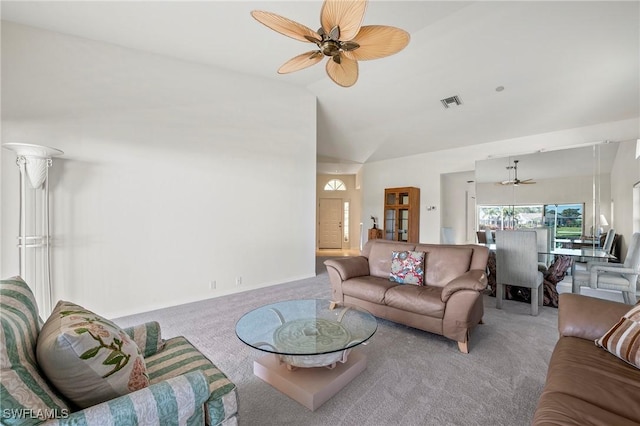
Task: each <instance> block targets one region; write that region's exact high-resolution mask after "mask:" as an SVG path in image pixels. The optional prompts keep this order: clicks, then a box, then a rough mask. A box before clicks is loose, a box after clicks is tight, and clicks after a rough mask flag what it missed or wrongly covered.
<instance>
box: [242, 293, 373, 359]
mask: <svg viewBox="0 0 640 426" xmlns="http://www.w3.org/2000/svg"><path fill="white" fill-rule="evenodd" d="M377 328H378V324H377V321H376V319H375V317H374V316H373V315H371V314H370V313H369V312H367V311H365V310H364V309H362V308H358V307H355V306H341V305H338V306H335V307H334V308H333V309H332V304H331V302H330V301H329V300H322V299H308V300H287V301H283V302H277V303H273V304H270V305H265V306H262V307H260V308H257V309H254V310H252V311H250V312H248V313H246V314H245V315H244V316H243V317H242V318H240V319H239V320H238V322H237V323H236V335H237V336H238V338H239V339H240V340H242V341H243V342H244V343H246V344H247V345H249V346H251V347H253V348H256V349H259V350H261V351H265V352H271V353H274V354H279V355H320V354H329V353H333V352H339V351H344V350H347V349H351V348H353V347H355V346H358V345H360V344H362V343H364V342H366V341H367V340H368V339H369V338H371V336H373V334H374V333H375V332H376V329H377Z"/></svg>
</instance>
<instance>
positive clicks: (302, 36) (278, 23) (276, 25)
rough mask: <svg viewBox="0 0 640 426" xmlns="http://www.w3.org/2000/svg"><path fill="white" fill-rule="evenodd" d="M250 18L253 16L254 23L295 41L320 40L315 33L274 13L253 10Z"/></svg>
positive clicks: (308, 41)
mask: <svg viewBox="0 0 640 426" xmlns="http://www.w3.org/2000/svg"><path fill="white" fill-rule="evenodd" d="M251 16H253V17H254V18H255V19H256V21H258V22H260V23H261V24H263V25H265V26H267V27H269V28H271V29H272V30H274V31H277V32H279V33H280V34H284V35H286V36H287V37H291V38H294V39H296V40H300V41H304V42H306V43H312V41H311V40H309V38H308V37H310V38H311V39H313V40H318V41H320V39H321V37H320V36H319V35H318V33H317V32H315V31H313V30H311V29H309V28H308V27H305V26H304V25H302V24H299V23H297V22H296V21H292V20H291V19H287V18H285V17H284V16H280V15H276V14H275V13H271V12H265V11H263V10H253V11H252V12H251Z"/></svg>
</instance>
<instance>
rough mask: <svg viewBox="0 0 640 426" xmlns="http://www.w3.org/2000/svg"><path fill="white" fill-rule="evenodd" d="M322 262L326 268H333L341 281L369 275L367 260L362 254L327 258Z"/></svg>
mask: <svg viewBox="0 0 640 426" xmlns="http://www.w3.org/2000/svg"><path fill="white" fill-rule="evenodd" d="M324 264H325V266H326V267H327V268H333V269H335V270H336V271H337V272H338V275H339V276H340V278H341V279H342V281H346V280H348V279H349V278H355V277H363V276H367V275H369V260H368V259H367V258H366V257H364V256H355V257H342V258H339V259H328V260H325V261H324Z"/></svg>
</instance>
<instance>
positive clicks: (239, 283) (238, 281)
mask: <svg viewBox="0 0 640 426" xmlns="http://www.w3.org/2000/svg"><path fill="white" fill-rule="evenodd" d="M236 285H242V277H236Z"/></svg>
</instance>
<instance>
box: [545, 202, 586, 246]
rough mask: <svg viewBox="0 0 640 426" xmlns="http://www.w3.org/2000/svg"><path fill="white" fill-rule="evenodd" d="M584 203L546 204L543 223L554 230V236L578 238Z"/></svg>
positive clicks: (580, 233) (582, 233) (580, 230)
mask: <svg viewBox="0 0 640 426" xmlns="http://www.w3.org/2000/svg"><path fill="white" fill-rule="evenodd" d="M583 217H584V204H547V205H545V206H544V224H545V225H546V226H550V227H551V228H552V229H553V230H554V235H555V237H556V238H580V237H581V236H582V235H584V232H583V231H582V230H583V228H582V225H583V223H582V219H583Z"/></svg>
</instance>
